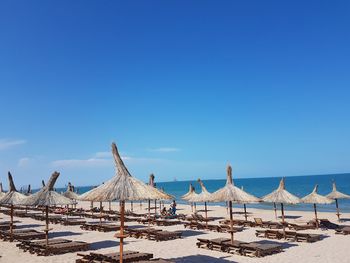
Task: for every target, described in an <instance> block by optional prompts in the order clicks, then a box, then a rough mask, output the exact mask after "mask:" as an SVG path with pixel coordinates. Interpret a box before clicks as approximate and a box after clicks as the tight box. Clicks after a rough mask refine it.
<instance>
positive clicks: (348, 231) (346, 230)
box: [335, 226, 350, 235]
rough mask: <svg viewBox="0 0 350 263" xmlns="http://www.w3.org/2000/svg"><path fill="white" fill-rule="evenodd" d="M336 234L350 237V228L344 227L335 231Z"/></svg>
mask: <svg viewBox="0 0 350 263" xmlns="http://www.w3.org/2000/svg"><path fill="white" fill-rule="evenodd" d="M335 233H336V234H341V235H350V226H344V227H341V228H338V229H336V230H335Z"/></svg>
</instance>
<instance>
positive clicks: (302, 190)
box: [57, 173, 350, 212]
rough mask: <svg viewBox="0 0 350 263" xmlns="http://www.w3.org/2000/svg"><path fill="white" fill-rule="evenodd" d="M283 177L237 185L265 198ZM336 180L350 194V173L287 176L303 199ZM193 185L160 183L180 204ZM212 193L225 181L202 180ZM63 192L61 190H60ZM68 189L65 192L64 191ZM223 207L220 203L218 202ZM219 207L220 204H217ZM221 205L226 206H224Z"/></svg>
mask: <svg viewBox="0 0 350 263" xmlns="http://www.w3.org/2000/svg"><path fill="white" fill-rule="evenodd" d="M280 179H281V178H278V177H269V178H245V179H235V180H234V183H235V185H236V186H238V187H241V186H243V187H244V190H245V191H247V192H249V193H251V194H253V195H255V196H258V197H262V196H264V195H266V194H268V193H270V192H271V191H273V190H274V189H276V188H277V187H278V184H279V181H280ZM333 179H334V180H335V181H336V184H337V189H338V191H340V192H343V193H347V194H350V174H349V173H347V174H330V175H309V176H294V177H286V180H285V183H286V189H287V190H288V191H289V192H291V193H293V194H295V195H296V196H299V197H303V196H305V195H307V194H309V193H310V192H311V191H312V190H313V188H314V186H315V184H318V185H319V188H318V193H319V194H322V195H325V194H328V193H329V192H330V191H331V190H332V180H333ZM190 183H192V184H193V185H194V187H195V188H196V192H197V193H199V192H200V186H199V184H198V182H197V181H176V182H159V183H157V187H158V188H164V190H165V191H166V192H167V193H169V194H171V195H173V196H175V197H176V199H177V202H178V203H184V201H181V199H180V197H181V196H182V195H184V194H185V193H187V191H188V186H189V184H190ZM203 183H204V185H205V186H206V188H207V190H208V191H209V192H214V191H216V190H218V189H219V188H221V187H223V186H224V185H225V183H226V180H203ZM91 188H92V187H91V186H87V187H78V190H79V193H80V194H82V193H84V192H86V191H88V190H90V189H91ZM57 190H58V191H60V189H57ZM63 190H65V189H62V191H63ZM219 204H220V203H219ZM215 205H218V203H215ZM220 205H224V204H223V203H221V204H220ZM339 206H340V209H341V211H342V212H350V200H339ZM235 207H242V206H241V205H235ZM247 207H254V208H262V209H271V207H272V205H271V204H265V203H261V204H248V205H247ZM317 207H318V210H319V211H325V212H332V211H335V204H330V205H318V206H317ZM286 208H287V209H289V210H312V209H313V207H312V205H311V204H297V205H288V206H286Z"/></svg>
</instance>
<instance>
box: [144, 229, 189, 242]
mask: <svg viewBox="0 0 350 263" xmlns="http://www.w3.org/2000/svg"><path fill="white" fill-rule="evenodd" d="M181 237H182V232H181V231H174V232H171V231H154V232H151V233H149V234H148V237H147V238H148V239H149V240H155V241H157V242H158V241H166V240H172V239H177V238H181Z"/></svg>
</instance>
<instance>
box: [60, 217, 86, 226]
mask: <svg viewBox="0 0 350 263" xmlns="http://www.w3.org/2000/svg"><path fill="white" fill-rule="evenodd" d="M85 223H86V221H85V220H81V219H64V220H62V221H61V224H62V225H64V226H78V225H83V224H85Z"/></svg>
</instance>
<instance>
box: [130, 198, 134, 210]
mask: <svg viewBox="0 0 350 263" xmlns="http://www.w3.org/2000/svg"><path fill="white" fill-rule="evenodd" d="M130 204H131V212H134V203H133V202H132V201H131V203H130Z"/></svg>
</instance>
